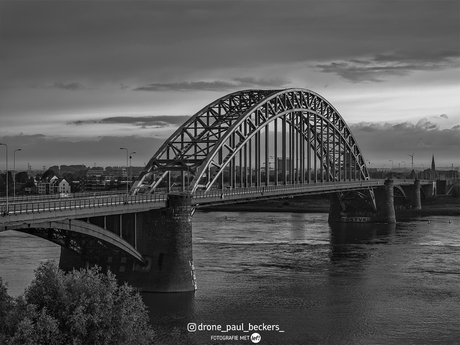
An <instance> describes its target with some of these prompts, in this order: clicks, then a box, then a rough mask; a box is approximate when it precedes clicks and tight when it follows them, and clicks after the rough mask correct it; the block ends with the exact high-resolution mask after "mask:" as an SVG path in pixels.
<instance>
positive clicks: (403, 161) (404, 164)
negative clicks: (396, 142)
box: [402, 161, 406, 169]
mask: <svg viewBox="0 0 460 345" xmlns="http://www.w3.org/2000/svg"><path fill="white" fill-rule="evenodd" d="M402 162H403V163H404V169H406V162H405V161H402Z"/></svg>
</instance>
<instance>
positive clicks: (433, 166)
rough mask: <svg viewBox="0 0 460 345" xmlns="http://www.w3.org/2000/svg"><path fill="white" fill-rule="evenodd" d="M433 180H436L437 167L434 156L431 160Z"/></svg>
mask: <svg viewBox="0 0 460 345" xmlns="http://www.w3.org/2000/svg"><path fill="white" fill-rule="evenodd" d="M431 179H432V180H436V165H435V164H434V154H433V157H432V158H431Z"/></svg>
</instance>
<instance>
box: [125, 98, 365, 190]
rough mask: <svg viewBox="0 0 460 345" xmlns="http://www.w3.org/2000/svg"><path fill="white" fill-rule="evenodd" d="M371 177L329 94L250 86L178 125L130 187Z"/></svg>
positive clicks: (222, 185) (265, 183)
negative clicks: (324, 95) (253, 87)
mask: <svg viewBox="0 0 460 345" xmlns="http://www.w3.org/2000/svg"><path fill="white" fill-rule="evenodd" d="M368 179H369V173H368V171H367V167H366V164H365V160H364V158H363V155H362V153H361V150H360V149H359V147H358V144H357V142H356V140H355V138H354V137H353V134H352V133H351V131H350V129H349V128H348V126H347V124H346V123H345V121H344V120H343V118H342V117H341V115H340V114H339V113H338V112H337V110H335V108H334V107H333V106H332V105H331V104H330V103H329V102H328V101H326V100H325V99H324V98H323V97H321V96H320V95H318V94H317V93H315V92H313V91H310V90H306V89H286V90H246V91H238V92H234V93H231V94H229V95H226V96H224V97H222V98H219V99H217V100H216V101H214V102H212V103H211V104H209V105H207V106H206V107H204V108H203V109H201V110H200V111H199V112H198V113H196V114H195V115H194V116H192V117H191V118H190V119H189V120H188V121H186V122H185V123H184V124H183V125H182V126H181V127H179V128H178V129H177V130H176V132H174V134H172V135H171V137H170V138H169V139H168V140H166V141H165V143H164V144H163V145H162V146H161V147H160V149H159V150H158V151H157V152H156V153H155V155H154V156H153V157H152V158H151V159H150V161H149V162H148V164H147V166H146V167H145V169H144V172H143V174H142V175H141V178H140V180H139V181H137V183H136V184H135V185H134V186H133V189H132V190H131V193H132V194H137V193H154V192H155V190H157V189H160V188H161V189H162V190H166V191H168V192H169V191H172V190H182V191H185V190H188V191H190V192H191V193H193V192H195V191H196V190H205V191H208V190H209V189H210V188H220V189H223V188H236V187H243V188H244V187H249V186H268V185H279V184H303V183H318V182H334V181H347V180H368Z"/></svg>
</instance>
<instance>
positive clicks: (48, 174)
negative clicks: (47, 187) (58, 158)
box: [42, 169, 56, 181]
mask: <svg viewBox="0 0 460 345" xmlns="http://www.w3.org/2000/svg"><path fill="white" fill-rule="evenodd" d="M53 176H56V174H55V173H54V171H53V170H50V169H48V170H46V171H45V172H44V173H43V175H42V180H43V181H45V180H49V179H51V178H52V177H53Z"/></svg>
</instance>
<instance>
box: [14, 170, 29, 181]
mask: <svg viewBox="0 0 460 345" xmlns="http://www.w3.org/2000/svg"><path fill="white" fill-rule="evenodd" d="M14 178H15V179H16V182H17V183H26V182H27V180H28V179H29V175H27V171H21V172H18V173H17V174H16V175H15V177H14Z"/></svg>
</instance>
